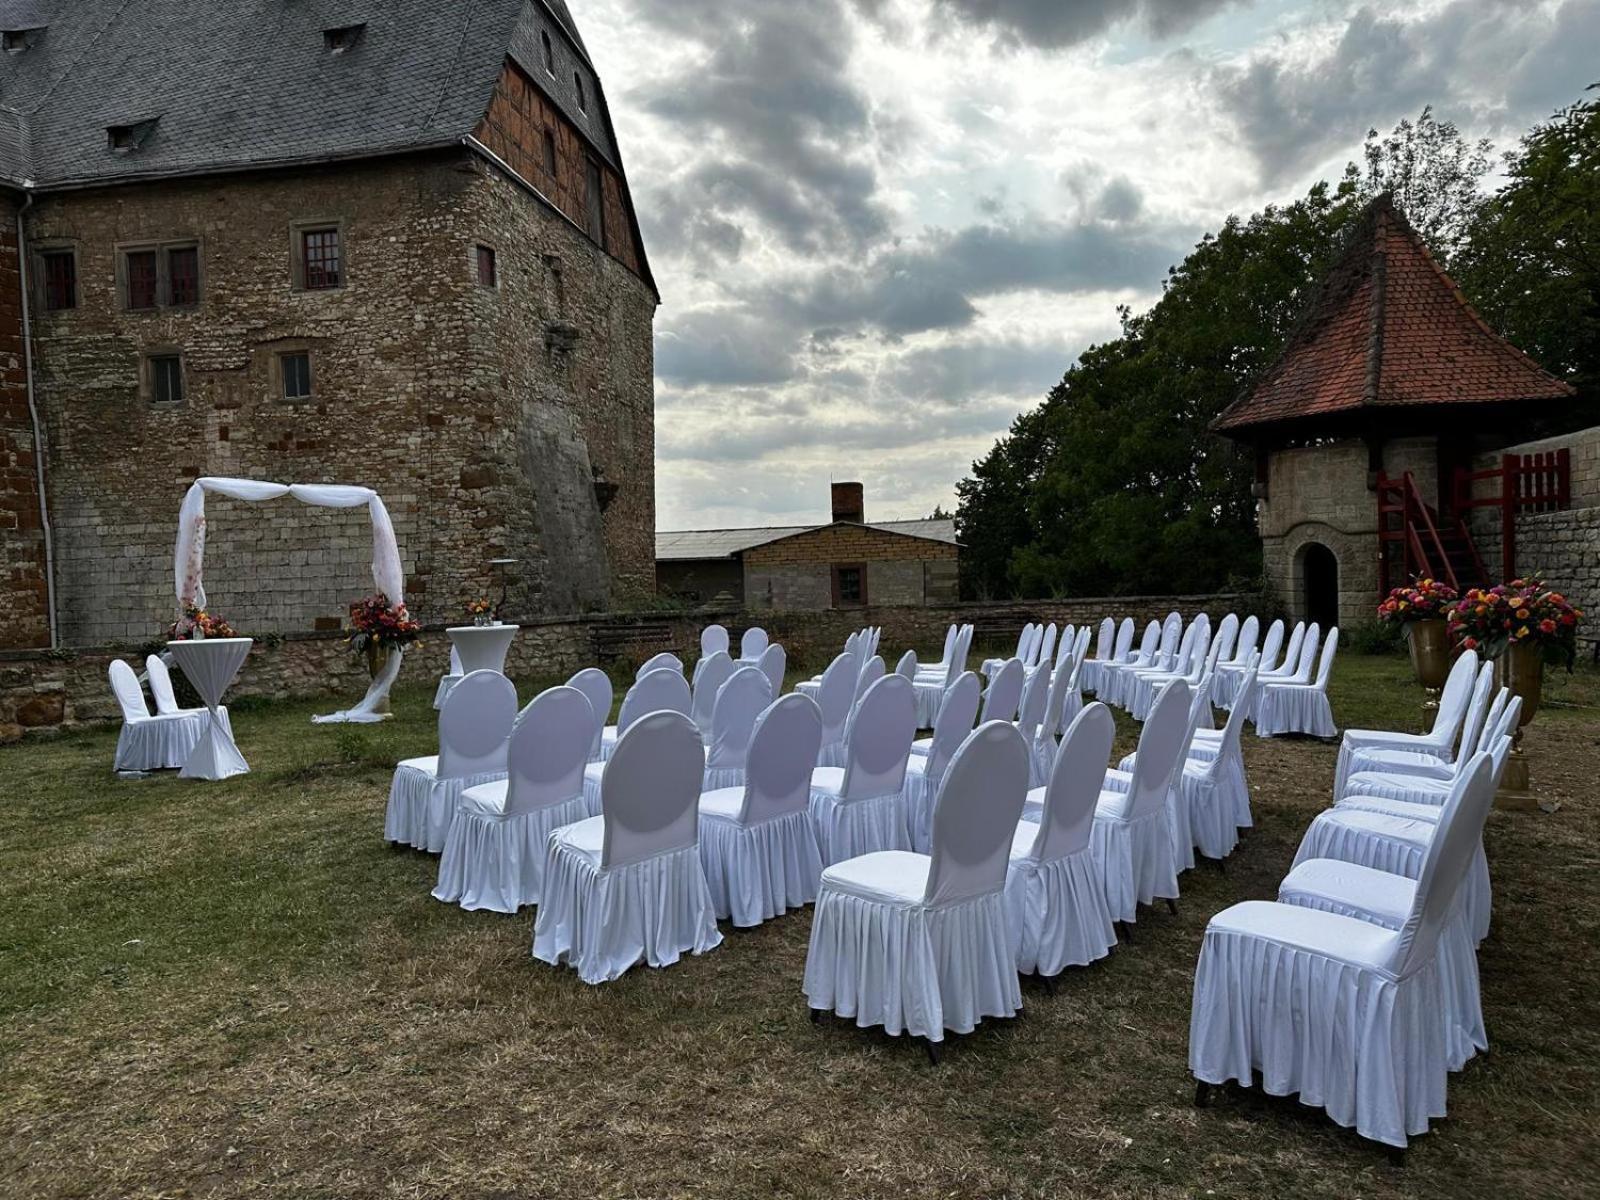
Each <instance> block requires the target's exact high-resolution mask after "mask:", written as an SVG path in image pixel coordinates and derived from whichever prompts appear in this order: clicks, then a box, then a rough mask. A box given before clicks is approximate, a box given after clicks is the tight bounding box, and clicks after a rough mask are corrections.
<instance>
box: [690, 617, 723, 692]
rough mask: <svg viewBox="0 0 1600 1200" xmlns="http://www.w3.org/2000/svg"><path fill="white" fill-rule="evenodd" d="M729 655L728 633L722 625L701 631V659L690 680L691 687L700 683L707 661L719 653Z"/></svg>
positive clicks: (696, 664) (695, 665)
mask: <svg viewBox="0 0 1600 1200" xmlns="http://www.w3.org/2000/svg"><path fill="white" fill-rule="evenodd" d="M719 650H720V651H721V652H722V653H723V654H727V653H728V631H727V629H725V628H724V627H723V626H721V625H707V626H706V627H705V628H704V629H702V630H701V631H700V657H699V658H697V659H696V660H695V664H694V674H693V677H692V678H691V679H690V680H689V683H690V684H691V685H693V684H696V683H699V682H700V671H701V668H703V667H704V666H705V665H706V659H708V658H710V657H711V656H712V655H713V654H716V653H717V652H718V651H719Z"/></svg>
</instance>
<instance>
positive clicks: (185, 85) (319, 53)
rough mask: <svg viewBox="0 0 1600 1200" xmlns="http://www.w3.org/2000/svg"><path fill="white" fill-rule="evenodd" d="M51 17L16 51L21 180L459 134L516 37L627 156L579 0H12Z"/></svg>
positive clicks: (41, 183)
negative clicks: (121, 142)
mask: <svg viewBox="0 0 1600 1200" xmlns="http://www.w3.org/2000/svg"><path fill="white" fill-rule="evenodd" d="M357 24H364V25H365V29H364V30H363V31H362V34H361V37H360V39H359V40H358V41H357V42H356V44H355V45H354V46H353V47H352V48H351V49H349V50H347V51H345V52H344V53H341V54H335V53H331V52H330V51H329V50H328V49H327V48H326V46H325V44H324V40H323V31H324V30H327V29H333V28H339V27H344V26H350V25H357ZM39 26H43V32H42V33H38V34H36V35H35V36H33V37H32V38H30V39H29V40H30V45H29V46H28V47H27V48H26V49H24V50H21V51H19V52H16V53H0V178H4V179H5V180H8V181H10V182H12V183H14V184H17V185H19V186H23V185H26V186H32V187H38V188H46V189H47V188H52V187H64V186H72V185H82V184H98V183H112V182H117V181H120V180H130V179H141V178H149V177H160V176H166V175H178V174H198V173H210V172H216V171H229V170H240V169H248V168H259V167H270V166H277V165H289V164H303V163H309V162H319V161H325V160H333V159H344V158H358V157H367V156H374V155H381V154H390V153H398V152H403V151H411V150H422V149H429V148H434V147H442V146H448V145H452V144H455V143H458V142H459V141H460V140H461V139H462V138H464V137H466V136H467V135H469V134H471V133H472V131H473V130H474V129H475V128H476V127H477V125H478V123H479V121H480V120H481V119H482V117H483V115H484V113H485V112H486V111H487V109H488V106H489V100H490V97H491V96H492V94H493V91H494V86H495V81H496V80H497V79H498V78H499V75H500V72H501V70H502V68H503V66H504V64H505V60H506V58H507V56H508V55H509V56H510V57H511V58H513V59H514V60H516V62H517V63H518V65H519V66H521V67H522V69H523V70H524V71H526V72H527V73H528V75H529V76H530V77H532V78H533V79H534V80H535V81H537V82H538V84H539V86H540V87H542V88H543V89H545V90H546V91H547V92H548V93H549V94H550V96H551V98H552V99H553V100H554V101H555V103H556V105H557V106H558V107H559V108H560V109H561V110H562V112H563V113H564V115H565V116H566V117H567V118H568V120H570V121H571V122H572V123H573V125H574V126H576V127H577V128H578V129H579V130H581V131H582V132H583V133H584V134H585V135H586V136H587V137H588V139H589V140H590V142H591V143H592V145H593V147H594V149H595V150H596V151H597V152H598V153H599V154H600V155H601V156H602V157H603V158H605V159H606V160H607V161H608V162H610V164H611V165H612V166H613V167H615V168H616V169H617V170H618V171H619V172H620V171H621V169H622V168H621V162H620V158H619V156H618V154H617V149H616V139H615V136H614V134H613V131H612V127H611V121H610V115H609V113H608V111H607V109H606V104H605V97H604V93H603V91H602V89H601V87H600V82H599V78H598V76H597V75H596V73H595V70H594V67H593V64H592V63H591V62H590V61H589V56H588V52H587V51H586V50H585V49H584V46H583V42H582V41H581V40H580V39H579V37H578V34H577V29H576V26H575V25H574V24H573V21H572V15H571V13H570V12H569V11H568V9H567V6H566V3H565V2H564V0H0V29H4V30H20V29H36V28H37V27H39ZM541 30H543V31H545V32H547V33H548V34H549V35H550V38H551V43H552V47H553V50H554V57H555V62H556V66H555V71H554V73H552V72H550V71H549V70H547V69H546V67H545V65H544V61H543V53H542V48H541V45H540V39H539V33H540V31H541ZM575 72H576V73H578V74H580V75H581V76H582V77H583V80H584V89H585V92H586V94H587V99H588V104H587V110H585V109H584V108H582V107H580V106H579V104H578V101H577V95H576V87H575V85H574V82H573V74H574V73H575ZM152 118H159V122H158V124H157V125H156V127H155V129H154V131H153V133H152V135H151V136H150V138H149V140H148V141H147V142H146V143H145V144H144V145H143V146H142V147H141V148H140V149H139V150H138V151H136V152H133V153H124V154H119V153H117V152H116V151H114V150H112V149H111V148H110V147H109V146H108V142H107V132H106V131H107V128H108V127H110V126H113V125H132V124H134V123H136V122H140V121H146V120H150V119H152Z"/></svg>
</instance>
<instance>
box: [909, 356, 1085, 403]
mask: <svg viewBox="0 0 1600 1200" xmlns="http://www.w3.org/2000/svg"><path fill="white" fill-rule="evenodd" d="M1073 353H1074V351H1073V350H1072V349H1070V348H1068V347H1065V346H1052V345H1045V346H1036V345H1029V344H1027V343H1025V342H1017V341H1005V342H989V343H979V344H976V345H973V344H968V343H960V342H946V343H945V344H943V345H940V346H929V347H925V348H921V349H917V350H912V351H909V352H907V353H906V354H904V355H902V356H901V357H900V359H899V360H898V361H897V362H896V363H895V364H894V366H893V367H892V368H891V369H890V370H889V371H888V373H887V379H888V381H889V383H890V384H891V386H893V387H894V389H895V390H896V391H898V392H899V393H900V394H901V395H902V396H904V397H905V399H907V400H909V401H911V402H913V403H916V402H928V401H931V402H933V403H935V404H940V405H947V406H949V405H954V406H961V405H967V404H971V403H973V402H974V401H975V400H978V399H982V398H988V397H996V396H1042V395H1044V393H1045V392H1046V391H1048V390H1049V389H1050V387H1051V386H1052V385H1053V384H1055V383H1056V382H1057V381H1059V380H1060V378H1061V376H1062V375H1063V374H1064V373H1065V372H1066V369H1067V366H1068V364H1069V363H1071V361H1072V358H1073Z"/></svg>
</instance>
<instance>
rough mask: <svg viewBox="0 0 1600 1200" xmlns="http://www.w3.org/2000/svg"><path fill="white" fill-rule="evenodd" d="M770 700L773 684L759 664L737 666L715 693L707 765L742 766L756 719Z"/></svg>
mask: <svg viewBox="0 0 1600 1200" xmlns="http://www.w3.org/2000/svg"><path fill="white" fill-rule="evenodd" d="M771 703H772V687H771V685H770V684H769V683H768V682H767V676H766V673H765V672H763V671H762V670H761V668H760V667H748V666H747V667H740V668H739V669H738V670H737V671H735V672H734V673H733V674H732V675H731V676H729V678H728V682H726V683H724V684H723V685H722V688H721V690H720V691H718V692H717V703H716V708H715V709H714V710H713V714H712V718H711V742H710V744H709V745H708V746H707V748H706V766H707V767H708V768H718V769H731V768H734V767H742V766H744V761H745V755H746V754H747V753H749V750H750V735H751V733H752V732H753V731H754V730H755V727H756V718H758V717H759V716H760V715H761V712H762V710H763V709H765V708H766V707H767V705H769V704H771Z"/></svg>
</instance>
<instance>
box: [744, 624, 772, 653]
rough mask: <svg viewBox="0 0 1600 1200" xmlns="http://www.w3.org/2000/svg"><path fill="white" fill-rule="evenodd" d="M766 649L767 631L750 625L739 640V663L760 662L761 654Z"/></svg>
mask: <svg viewBox="0 0 1600 1200" xmlns="http://www.w3.org/2000/svg"><path fill="white" fill-rule="evenodd" d="M766 649H767V631H766V630H765V629H762V628H761V626H759V625H752V626H751V627H750V628H749V629H746V630H745V631H744V636H743V637H741V638H740V639H739V661H740V662H760V661H761V656H762V654H764V653H766Z"/></svg>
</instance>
